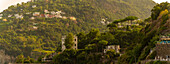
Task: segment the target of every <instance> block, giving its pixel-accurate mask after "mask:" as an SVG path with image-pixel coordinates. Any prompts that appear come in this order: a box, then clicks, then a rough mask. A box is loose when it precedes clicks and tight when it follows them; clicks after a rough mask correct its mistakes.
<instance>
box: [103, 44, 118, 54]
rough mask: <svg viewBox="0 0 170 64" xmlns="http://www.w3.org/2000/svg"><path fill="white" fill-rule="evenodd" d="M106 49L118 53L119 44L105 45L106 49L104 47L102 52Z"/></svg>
mask: <svg viewBox="0 0 170 64" xmlns="http://www.w3.org/2000/svg"><path fill="white" fill-rule="evenodd" d="M108 50H115V52H116V53H119V50H120V46H119V45H109V46H106V49H104V53H106V52H107V51H108Z"/></svg>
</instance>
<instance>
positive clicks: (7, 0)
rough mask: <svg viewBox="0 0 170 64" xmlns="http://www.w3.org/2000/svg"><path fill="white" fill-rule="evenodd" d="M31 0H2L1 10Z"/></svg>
mask: <svg viewBox="0 0 170 64" xmlns="http://www.w3.org/2000/svg"><path fill="white" fill-rule="evenodd" d="M27 1H30V0H0V12H2V11H3V10H4V9H7V8H8V7H9V6H11V5H16V4H17V3H21V2H27ZM153 1H155V2H156V3H161V2H166V1H168V2H170V0H153Z"/></svg>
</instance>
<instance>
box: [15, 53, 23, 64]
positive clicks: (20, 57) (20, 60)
mask: <svg viewBox="0 0 170 64" xmlns="http://www.w3.org/2000/svg"><path fill="white" fill-rule="evenodd" d="M16 63H24V55H23V54H21V55H19V56H17V58H16Z"/></svg>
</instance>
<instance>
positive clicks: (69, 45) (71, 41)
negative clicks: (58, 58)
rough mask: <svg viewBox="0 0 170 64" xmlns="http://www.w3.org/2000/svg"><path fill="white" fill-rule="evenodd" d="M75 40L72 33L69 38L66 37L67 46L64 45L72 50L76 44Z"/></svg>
mask: <svg viewBox="0 0 170 64" xmlns="http://www.w3.org/2000/svg"><path fill="white" fill-rule="evenodd" d="M73 38H74V36H73V34H72V33H69V34H68V35H67V37H66V39H65V44H64V45H65V46H66V48H67V49H70V48H71V47H72V46H73V44H74V42H73Z"/></svg>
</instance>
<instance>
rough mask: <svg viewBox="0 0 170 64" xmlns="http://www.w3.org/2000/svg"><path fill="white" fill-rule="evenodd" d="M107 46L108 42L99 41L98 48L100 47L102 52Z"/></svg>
mask: <svg viewBox="0 0 170 64" xmlns="http://www.w3.org/2000/svg"><path fill="white" fill-rule="evenodd" d="M107 44H108V41H106V40H101V41H99V46H102V51H103V47H104V46H105V45H107Z"/></svg>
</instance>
